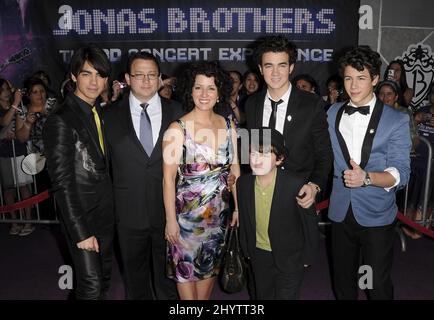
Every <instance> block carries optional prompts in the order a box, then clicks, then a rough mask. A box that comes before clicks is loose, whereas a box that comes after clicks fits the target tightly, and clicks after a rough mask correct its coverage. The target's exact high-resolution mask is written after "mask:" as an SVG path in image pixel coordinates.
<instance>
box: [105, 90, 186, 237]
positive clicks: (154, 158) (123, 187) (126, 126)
mask: <svg viewBox="0 0 434 320" xmlns="http://www.w3.org/2000/svg"><path fill="white" fill-rule="evenodd" d="M161 108H162V120H161V129H160V134H159V137H158V140H157V143H156V145H155V146H154V149H153V151H152V154H151V156H150V157H149V156H148V154H147V153H146V151H145V150H144V149H143V146H142V144H141V143H140V140H139V139H138V138H137V135H136V132H135V131H134V127H133V122H132V119H131V112H130V106H129V96H128V95H126V96H125V97H124V98H123V99H122V100H121V101H119V102H118V103H117V104H114V105H111V106H110V107H108V109H107V110H106V111H105V113H104V122H105V126H106V131H107V143H108V146H109V150H110V163H111V174H112V179H113V191H114V198H115V214H116V220H117V223H119V224H120V225H122V226H124V227H128V228H136V229H144V228H148V227H151V226H154V227H164V224H165V213H164V205H163V168H162V139H163V134H164V132H165V131H166V129H167V128H168V126H169V125H170V123H171V122H173V121H174V120H176V119H178V118H180V117H181V116H182V114H183V111H182V108H181V105H180V104H179V103H178V102H176V101H172V100H167V99H164V98H161Z"/></svg>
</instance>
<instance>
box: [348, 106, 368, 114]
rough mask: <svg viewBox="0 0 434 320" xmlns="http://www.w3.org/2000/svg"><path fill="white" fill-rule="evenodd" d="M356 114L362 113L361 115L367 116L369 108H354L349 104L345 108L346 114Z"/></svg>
mask: <svg viewBox="0 0 434 320" xmlns="http://www.w3.org/2000/svg"><path fill="white" fill-rule="evenodd" d="M354 112H360V114H363V115H364V116H366V115H368V114H369V106H362V107H353V106H350V105H348V104H347V105H346V106H345V113H348V115H352V114H353V113H354Z"/></svg>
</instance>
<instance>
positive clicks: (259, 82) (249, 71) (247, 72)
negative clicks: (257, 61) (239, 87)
mask: <svg viewBox="0 0 434 320" xmlns="http://www.w3.org/2000/svg"><path fill="white" fill-rule="evenodd" d="M250 75H253V76H255V78H256V81H257V82H258V90H257V91H260V90H261V88H262V77H261V76H260V75H259V73H258V72H257V71H253V70H247V71H246V72H244V74H243V88H245V87H246V86H245V83H246V79H247V77H248V76H250Z"/></svg>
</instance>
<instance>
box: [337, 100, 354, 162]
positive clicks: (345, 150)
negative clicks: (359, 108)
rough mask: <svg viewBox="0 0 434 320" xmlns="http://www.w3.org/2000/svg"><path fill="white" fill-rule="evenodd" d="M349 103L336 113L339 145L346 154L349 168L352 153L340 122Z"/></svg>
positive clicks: (345, 157)
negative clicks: (340, 127)
mask: <svg viewBox="0 0 434 320" xmlns="http://www.w3.org/2000/svg"><path fill="white" fill-rule="evenodd" d="M347 104H348V102H346V103H344V104H343V105H342V106H341V108H340V109H339V111H338V112H337V114H336V121H335V132H336V137H337V139H338V142H339V145H340V147H341V151H342V154H343V155H344V159H345V162H346V163H347V165H348V168H351V164H350V153H349V152H348V147H347V144H346V143H345V140H344V137H343V136H342V134H341V132H340V131H339V124H340V123H341V119H342V114H343V113H344V109H345V106H346V105H347Z"/></svg>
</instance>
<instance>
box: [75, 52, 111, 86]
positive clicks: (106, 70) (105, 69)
mask: <svg viewBox="0 0 434 320" xmlns="http://www.w3.org/2000/svg"><path fill="white" fill-rule="evenodd" d="M86 61H87V62H88V63H89V64H90V65H91V66H92V67H93V68H95V70H96V71H98V73H99V74H100V76H101V77H103V78H107V77H109V76H110V72H111V65H110V61H109V60H108V58H107V55H106V54H105V52H104V51H103V50H102V49H101V48H99V47H97V46H96V45H93V44H90V45H88V46H86V47H81V48H79V49H78V50H76V51H75V52H74V55H73V56H72V58H71V66H70V70H71V73H72V74H73V75H74V76H75V77H77V76H78V74H79V73H80V72H81V70H83V66H84V64H85V62H86Z"/></svg>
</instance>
